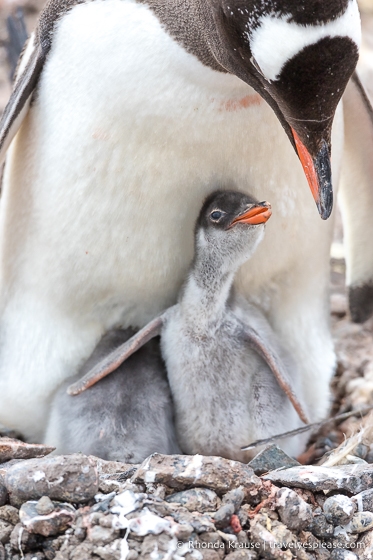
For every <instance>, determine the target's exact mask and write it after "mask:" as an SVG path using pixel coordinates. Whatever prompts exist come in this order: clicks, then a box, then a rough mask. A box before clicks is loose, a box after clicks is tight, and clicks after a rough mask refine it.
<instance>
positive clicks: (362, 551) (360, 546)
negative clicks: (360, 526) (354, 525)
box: [355, 530, 373, 560]
mask: <svg viewBox="0 0 373 560" xmlns="http://www.w3.org/2000/svg"><path fill="white" fill-rule="evenodd" d="M355 551H356V553H357V555H358V557H359V559H360V560H372V558H373V530H370V531H367V532H366V533H363V534H361V535H359V540H358V542H357V546H356V549H355Z"/></svg>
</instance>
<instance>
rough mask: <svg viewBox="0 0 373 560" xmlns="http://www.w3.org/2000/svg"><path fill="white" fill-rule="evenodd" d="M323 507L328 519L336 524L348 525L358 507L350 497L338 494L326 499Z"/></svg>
mask: <svg viewBox="0 0 373 560" xmlns="http://www.w3.org/2000/svg"><path fill="white" fill-rule="evenodd" d="M323 509H324V512H325V514H326V518H327V520H328V521H330V522H331V523H333V524H334V525H347V523H349V522H350V521H351V519H352V516H353V514H354V513H355V511H356V509H357V508H356V504H355V503H354V502H353V501H352V500H351V499H350V498H348V497H347V496H344V495H343V494H337V495H336V496H331V497H330V498H327V499H326V500H325V502H324V508H323Z"/></svg>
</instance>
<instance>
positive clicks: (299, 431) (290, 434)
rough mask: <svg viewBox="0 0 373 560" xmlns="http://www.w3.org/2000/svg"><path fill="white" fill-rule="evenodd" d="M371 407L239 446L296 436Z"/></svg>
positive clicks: (256, 444)
mask: <svg viewBox="0 0 373 560" xmlns="http://www.w3.org/2000/svg"><path fill="white" fill-rule="evenodd" d="M372 409H373V405H371V406H365V407H364V408H360V409H359V410H351V411H350V412H344V413H343V414H338V415H337V416H332V417H331V418H328V419H327V420H322V421H321V422H314V423H313V424H307V425H306V426H302V428H297V429H296V430H291V431H290V432H285V433H283V434H277V435H275V436H272V437H270V438H266V439H259V440H258V441H254V442H253V443H250V445H247V446H245V447H241V449H242V451H247V450H249V449H254V448H255V447H259V446H260V445H267V444H268V443H273V442H275V441H277V440H279V439H284V438H287V437H293V436H297V435H298V434H303V433H304V432H308V430H312V429H314V428H321V426H325V425H326V424H329V423H330V422H337V421H339V420H346V418H350V416H358V415H361V416H364V414H366V413H367V412H369V411H370V410H372Z"/></svg>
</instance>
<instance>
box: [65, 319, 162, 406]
mask: <svg viewBox="0 0 373 560" xmlns="http://www.w3.org/2000/svg"><path fill="white" fill-rule="evenodd" d="M166 315H167V311H166V312H165V313H162V315H158V317H156V318H155V319H153V320H152V321H150V323H148V324H147V325H145V327H144V328H142V329H141V330H139V332H137V333H136V334H135V335H133V336H132V337H131V338H130V339H129V340H127V341H126V342H124V343H123V344H121V345H120V346H118V348H116V349H115V350H113V351H112V352H110V354H108V355H107V356H106V357H105V358H104V359H103V360H101V361H100V362H99V363H98V364H97V365H96V366H94V367H93V368H92V369H91V370H90V371H89V372H88V373H86V374H85V375H84V376H83V377H81V378H80V379H79V380H78V381H76V382H75V383H73V384H72V385H70V386H69V387H68V389H67V393H68V394H69V395H71V396H75V395H79V394H80V393H82V392H83V391H85V390H86V389H88V388H89V387H92V385H95V384H96V383H97V382H98V381H100V379H103V378H104V377H106V376H107V375H109V374H110V373H112V372H113V371H115V370H116V369H117V368H118V367H119V366H120V365H121V364H123V362H125V361H126V360H127V358H129V357H130V356H131V355H132V354H134V353H135V352H137V350H139V349H140V348H141V347H142V346H144V344H146V343H147V342H148V341H149V340H151V339H152V338H154V337H155V336H158V335H159V334H160V333H161V331H162V327H163V325H164V321H165V318H166Z"/></svg>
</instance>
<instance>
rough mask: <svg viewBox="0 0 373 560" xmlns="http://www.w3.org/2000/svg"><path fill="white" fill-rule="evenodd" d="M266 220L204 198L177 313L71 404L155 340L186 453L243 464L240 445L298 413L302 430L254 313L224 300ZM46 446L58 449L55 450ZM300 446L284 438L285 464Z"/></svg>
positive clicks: (122, 351) (265, 209)
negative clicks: (157, 343) (159, 350)
mask: <svg viewBox="0 0 373 560" xmlns="http://www.w3.org/2000/svg"><path fill="white" fill-rule="evenodd" d="M271 213H272V212H271V207H270V204H268V203H267V202H258V201H257V200H255V199H254V198H253V197H251V196H248V195H246V194H243V193H240V192H237V191H217V192H213V193H212V194H211V195H210V196H208V197H207V199H206V200H205V202H204V204H203V205H202V209H201V211H200V213H199V217H198V219H197V223H196V227H195V232H194V235H195V252H194V258H193V262H192V265H191V267H190V270H189V271H188V274H187V278H186V281H185V283H184V285H183V287H182V288H181V291H180V295H179V298H178V303H177V304H176V305H173V306H172V307H170V308H169V309H167V310H166V311H165V312H163V313H162V314H161V315H160V316H158V317H157V318H155V319H153V320H152V321H151V322H150V323H149V324H148V325H146V326H145V327H144V328H143V329H142V330H140V331H139V332H138V333H136V334H135V335H134V336H133V337H132V338H130V339H129V340H127V341H125V342H124V343H123V344H122V345H121V346H120V347H118V348H116V349H114V350H113V351H112V352H111V353H110V354H109V356H107V357H105V358H104V359H103V360H102V361H101V362H99V363H98V364H97V365H95V367H94V368H93V370H92V371H89V372H87V373H86V375H85V376H84V377H83V379H81V380H79V381H77V382H76V383H75V384H74V385H72V386H71V387H70V389H69V392H70V394H72V395H74V394H79V393H80V392H82V391H83V390H84V389H85V388H87V387H92V384H94V383H95V382H97V381H98V380H101V379H102V378H103V377H106V375H108V374H109V373H110V372H112V371H113V369H114V368H117V367H118V364H120V366H119V367H122V368H123V367H124V365H125V364H126V362H125V360H126V359H127V358H128V357H130V358H133V356H134V355H135V356H136V353H137V351H138V350H139V349H141V350H142V348H141V346H142V345H143V344H145V343H146V342H147V341H148V340H149V339H150V338H151V337H154V336H157V335H158V334H160V335H161V348H162V355H163V358H164V360H165V362H166V366H167V375H168V380H169V383H170V387H171V391H172V397H173V400H174V403H175V421H176V430H177V438H178V441H179V443H180V446H181V448H182V451H183V452H184V453H188V454H191V455H194V454H195V453H202V454H203V455H218V456H222V457H226V458H227V459H233V460H237V461H243V462H245V461H247V460H249V459H250V458H251V457H252V455H251V456H250V453H247V452H244V451H242V450H241V447H242V446H243V445H245V443H244V442H245V441H255V440H257V439H259V438H265V437H270V436H273V435H275V434H276V433H278V432H281V431H283V432H285V431H287V430H289V429H290V428H292V427H294V426H296V425H298V426H300V425H301V422H300V420H299V419H298V418H297V413H298V415H299V417H300V419H301V420H303V421H304V422H307V412H306V411H305V410H304V406H303V405H302V400H303V398H301V399H299V394H300V391H301V390H302V386H301V383H300V376H299V372H298V371H297V370H296V368H294V365H293V364H292V360H291V356H288V355H286V352H285V351H284V349H282V348H281V345H280V344H279V342H278V340H277V337H276V334H275V333H274V332H273V330H272V329H271V327H270V325H269V324H268V321H267V320H266V318H265V316H264V314H263V313H262V312H261V311H260V309H258V308H257V307H256V306H253V305H249V304H248V303H247V302H246V301H245V300H244V298H242V297H240V296H238V297H237V294H235V293H234V291H233V292H232V285H233V280H234V276H235V273H236V272H237V270H238V269H239V267H240V266H242V264H243V263H245V262H247V261H249V259H251V257H252V255H253V254H254V252H255V251H256V249H257V247H258V245H259V243H260V242H261V241H262V239H263V235H264V227H265V224H266V222H267V220H268V219H269V218H270V217H271ZM123 362H124V363H123ZM114 375H117V369H116V371H115V374H114ZM109 378H110V376H109ZM105 381H107V379H105V380H103V381H101V383H105ZM294 388H296V390H295V392H294ZM95 389H96V390H97V386H96V387H94V388H93V389H90V390H89V391H87V393H88V394H89V393H90V391H94V390H95ZM87 393H85V395H87ZM83 395H84V393H83ZM302 397H303V395H302ZM79 398H82V397H81V396H80V397H79ZM88 398H89V397H87V396H86V399H88ZM68 399H69V396H68V395H65V396H64V400H65V402H66V401H67V400H68ZM143 406H144V407H146V403H143ZM76 408H77V409H78V406H76ZM149 425H150V424H149ZM66 430H68V428H67V427H66V428H65V431H66ZM50 441H51V442H52V443H53V445H57V446H58V440H53V439H50ZM302 441H305V439H304V437H302V438H298V440H294V439H292V438H290V439H289V440H285V441H284V442H282V443H281V445H282V447H283V448H284V449H285V450H286V451H287V452H288V453H290V454H293V453H297V451H298V449H299V447H298V446H299V445H301V443H302Z"/></svg>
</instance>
